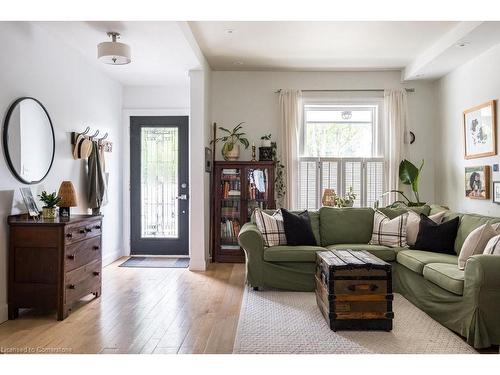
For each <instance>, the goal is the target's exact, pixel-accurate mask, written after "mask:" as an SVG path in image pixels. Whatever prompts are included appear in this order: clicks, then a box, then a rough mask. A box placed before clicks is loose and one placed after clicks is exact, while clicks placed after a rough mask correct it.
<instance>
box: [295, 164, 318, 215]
mask: <svg viewBox="0 0 500 375" xmlns="http://www.w3.org/2000/svg"><path fill="white" fill-rule="evenodd" d="M299 179H300V186H299V209H302V210H315V209H317V208H318V207H317V203H318V202H317V198H318V187H319V185H318V163H317V162H316V161H300V166H299Z"/></svg>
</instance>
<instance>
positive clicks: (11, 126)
mask: <svg viewBox="0 0 500 375" xmlns="http://www.w3.org/2000/svg"><path fill="white" fill-rule="evenodd" d="M3 148H4V152H5V157H6V159H7V164H8V165H9V168H10V170H11V171H12V173H13V174H14V176H15V177H16V178H17V179H18V180H19V181H21V182H22V183H24V184H37V183H39V182H41V181H42V180H43V179H44V178H45V177H46V176H47V174H48V173H49V171H50V168H51V167H52V162H53V161H54V152H55V139H54V128H53V127H52V121H51V120H50V116H49V114H48V112H47V110H46V109H45V107H44V106H43V105H42V103H40V102H39V101H38V100H36V99H34V98H28V97H24V98H19V99H17V100H16V101H15V102H14V103H13V104H12V105H11V106H10V108H9V110H8V112H7V116H6V117H5V122H4V125H3Z"/></svg>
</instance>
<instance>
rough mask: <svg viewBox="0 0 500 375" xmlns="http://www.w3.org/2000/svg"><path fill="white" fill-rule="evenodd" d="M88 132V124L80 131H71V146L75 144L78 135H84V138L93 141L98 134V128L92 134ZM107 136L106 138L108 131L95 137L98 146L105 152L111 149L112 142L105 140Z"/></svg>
mask: <svg viewBox="0 0 500 375" xmlns="http://www.w3.org/2000/svg"><path fill="white" fill-rule="evenodd" d="M89 133H90V126H87V127H86V128H85V130H84V131H83V132H82V133H78V132H71V144H72V145H73V146H74V145H76V141H77V139H78V137H79V136H81V135H84V136H85V137H86V138H88V139H89V140H91V141H93V140H94V139H95V138H96V137H97V136H98V135H99V130H96V131H95V133H94V134H92V135H88V134H89ZM107 138H108V132H106V133H104V136H103V137H101V138H97V141H98V142H99V146H100V147H102V149H103V150H104V151H105V152H111V150H112V149H113V143H112V142H110V141H105V140H106V139H107Z"/></svg>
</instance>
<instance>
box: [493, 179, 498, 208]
mask: <svg viewBox="0 0 500 375" xmlns="http://www.w3.org/2000/svg"><path fill="white" fill-rule="evenodd" d="M493 203H498V204H500V181H494V182H493Z"/></svg>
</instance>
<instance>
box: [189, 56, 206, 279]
mask: <svg viewBox="0 0 500 375" xmlns="http://www.w3.org/2000/svg"><path fill="white" fill-rule="evenodd" d="M189 76H190V97H191V99H190V104H191V108H190V119H189V125H190V128H189V154H190V161H189V174H190V181H191V189H190V201H189V202H190V214H191V216H190V228H189V230H190V234H191V236H190V257H191V261H190V264H189V269H190V270H192V271H204V270H205V269H206V267H207V262H208V260H209V237H210V231H209V227H210V215H209V212H210V198H209V187H210V175H209V174H208V173H206V172H205V162H204V160H205V147H208V146H209V142H210V129H211V127H210V118H211V115H210V114H211V107H210V103H211V98H210V92H211V89H210V88H211V70H210V67H209V66H208V65H207V64H205V65H204V67H203V69H201V70H191V71H190V75H189Z"/></svg>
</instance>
